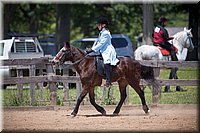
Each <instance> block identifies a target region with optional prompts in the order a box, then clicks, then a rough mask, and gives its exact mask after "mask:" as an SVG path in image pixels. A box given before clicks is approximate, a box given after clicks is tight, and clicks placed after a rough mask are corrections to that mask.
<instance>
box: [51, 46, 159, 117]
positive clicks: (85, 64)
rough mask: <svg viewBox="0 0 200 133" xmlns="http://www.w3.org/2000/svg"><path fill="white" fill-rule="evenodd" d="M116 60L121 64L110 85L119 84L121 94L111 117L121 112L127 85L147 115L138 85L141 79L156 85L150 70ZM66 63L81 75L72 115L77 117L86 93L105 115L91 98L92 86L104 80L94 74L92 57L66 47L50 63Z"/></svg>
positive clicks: (117, 67)
mask: <svg viewBox="0 0 200 133" xmlns="http://www.w3.org/2000/svg"><path fill="white" fill-rule="evenodd" d="M119 59H120V62H119V64H118V65H117V66H115V67H113V72H112V76H111V79H112V82H115V81H117V82H118V84H119V90H120V101H119V103H118V105H117V107H116V108H115V110H114V112H113V115H117V114H118V113H119V112H120V108H121V106H122V104H123V102H124V100H125V99H126V96H127V94H126V87H127V85H128V84H129V85H130V86H131V87H132V88H134V89H135V91H136V93H137V94H138V95H139V97H140V99H141V102H142V107H143V110H144V112H145V113H148V112H149V108H148V106H147V104H146V100H145V96H144V91H143V90H142V89H141V88H140V85H139V84H140V79H141V78H143V79H147V81H148V82H149V83H155V82H154V74H153V68H151V67H145V66H141V65H140V63H139V62H138V61H135V60H133V59H131V58H129V57H120V58H119ZM65 61H71V62H72V63H73V65H74V68H75V69H76V71H77V72H78V74H79V75H80V80H81V83H82V92H81V94H80V96H79V97H78V99H77V103H76V105H75V108H74V110H73V112H72V113H71V115H72V116H76V115H77V113H78V109H79V105H80V103H81V102H82V100H83V98H84V97H85V96H86V94H87V93H89V99H90V103H91V104H92V105H93V106H94V107H95V108H96V110H97V111H98V112H100V113H102V115H106V111H105V110H104V108H103V107H101V106H99V105H98V104H97V103H96V102H95V97H94V95H95V94H94V88H95V86H100V85H101V84H102V79H103V77H102V76H101V75H99V74H98V72H97V70H96V61H95V57H94V56H89V55H86V54H85V52H84V51H82V50H80V49H78V48H76V47H74V46H70V45H69V44H68V43H66V44H65V45H64V47H63V48H62V49H61V50H60V51H59V52H58V54H57V55H56V56H55V57H54V59H53V60H52V63H53V64H56V63H59V64H63V63H64V62H65Z"/></svg>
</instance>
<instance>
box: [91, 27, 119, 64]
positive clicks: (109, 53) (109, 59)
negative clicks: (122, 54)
mask: <svg viewBox="0 0 200 133" xmlns="http://www.w3.org/2000/svg"><path fill="white" fill-rule="evenodd" d="M111 38H112V37H111V34H110V32H109V31H108V30H106V29H105V28H103V29H102V30H101V32H100V33H99V37H98V41H97V43H96V45H94V46H92V50H94V51H95V52H98V51H99V52H100V53H101V54H102V57H103V60H104V64H111V65H116V64H117V63H118V62H119V60H118V59H117V54H116V51H115V48H114V47H113V45H112V44H111Z"/></svg>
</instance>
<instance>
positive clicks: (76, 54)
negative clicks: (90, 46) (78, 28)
mask: <svg viewBox="0 0 200 133" xmlns="http://www.w3.org/2000/svg"><path fill="white" fill-rule="evenodd" d="M71 51H72V53H73V58H72V59H71V62H72V63H74V62H76V61H78V60H80V59H82V58H83V57H84V56H85V53H84V52H83V51H81V50H79V49H78V48H75V47H72V48H71Z"/></svg>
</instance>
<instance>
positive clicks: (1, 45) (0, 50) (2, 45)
mask: <svg viewBox="0 0 200 133" xmlns="http://www.w3.org/2000/svg"><path fill="white" fill-rule="evenodd" d="M3 50H4V43H0V56H3Z"/></svg>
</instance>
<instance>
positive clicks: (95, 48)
mask: <svg viewBox="0 0 200 133" xmlns="http://www.w3.org/2000/svg"><path fill="white" fill-rule="evenodd" d="M109 38H110V37H109V34H108V33H102V35H101V37H100V38H99V40H98V42H97V44H96V45H95V46H93V47H92V50H93V51H95V52H97V51H99V50H100V49H101V48H102V47H103V46H105V45H106V44H107V42H108V41H109Z"/></svg>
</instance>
